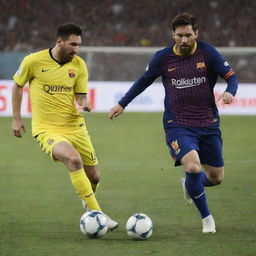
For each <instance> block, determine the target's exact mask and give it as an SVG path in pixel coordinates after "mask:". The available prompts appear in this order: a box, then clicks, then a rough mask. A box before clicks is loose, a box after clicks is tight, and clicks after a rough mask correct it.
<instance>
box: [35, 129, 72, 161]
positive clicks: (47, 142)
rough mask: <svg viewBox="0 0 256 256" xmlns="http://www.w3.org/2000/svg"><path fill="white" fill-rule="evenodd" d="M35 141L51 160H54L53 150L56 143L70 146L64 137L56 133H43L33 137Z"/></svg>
mask: <svg viewBox="0 0 256 256" xmlns="http://www.w3.org/2000/svg"><path fill="white" fill-rule="evenodd" d="M35 139H36V141H37V143H38V144H39V145H40V147H41V149H42V150H43V152H45V153H46V154H47V155H49V156H50V157H51V158H52V159H53V160H56V159H55V158H54V155H53V149H54V147H55V146H56V145H57V144H58V143H60V142H65V143H68V144H69V145H71V143H70V142H69V140H68V139H67V138H66V137H65V136H63V135H61V134H57V133H51V132H44V133H41V134H38V135H37V136H35Z"/></svg>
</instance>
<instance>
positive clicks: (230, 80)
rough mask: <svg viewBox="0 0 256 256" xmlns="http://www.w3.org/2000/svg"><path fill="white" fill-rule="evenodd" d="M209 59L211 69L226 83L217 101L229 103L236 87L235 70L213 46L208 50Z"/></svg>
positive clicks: (233, 96)
mask: <svg viewBox="0 0 256 256" xmlns="http://www.w3.org/2000/svg"><path fill="white" fill-rule="evenodd" d="M210 60H211V65H212V67H213V70H214V71H215V72H216V73H217V75H218V76H220V77H221V78H223V79H224V80H225V81H226V83H227V88H226V90H225V91H224V92H223V93H222V94H221V95H220V97H219V98H218V99H217V101H219V100H222V101H223V102H224V103H225V104H231V103H232V102H233V101H234V98H235V95H236V92H237V88H238V80H237V77H236V75H235V72H234V71H233V69H232V68H231V67H230V65H229V64H228V62H227V61H226V60H225V59H224V58H223V57H222V56H221V55H220V53H219V52H218V51H217V50H216V49H215V48H212V49H211V50H210Z"/></svg>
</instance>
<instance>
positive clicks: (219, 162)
mask: <svg viewBox="0 0 256 256" xmlns="http://www.w3.org/2000/svg"><path fill="white" fill-rule="evenodd" d="M165 134H166V143H167V145H168V147H169V149H170V154H171V156H172V158H173V159H174V161H175V164H174V165H175V166H178V165H181V162H180V160H181V159H182V157H183V156H184V155H186V154H187V153H188V152H190V151H191V150H196V151H197V152H198V155H199V158H200V162H201V164H207V165H209V166H212V167H222V166H224V162H223V157H222V138H221V131H220V129H219V128H218V127H217V128H216V127H172V128H168V129H166V130H165Z"/></svg>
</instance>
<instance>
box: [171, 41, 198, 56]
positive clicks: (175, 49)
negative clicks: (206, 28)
mask: <svg viewBox="0 0 256 256" xmlns="http://www.w3.org/2000/svg"><path fill="white" fill-rule="evenodd" d="M196 48H197V42H196V41H195V44H194V46H193V49H192V51H191V52H190V54H189V55H193V54H194V53H195V51H196ZM172 49H173V52H174V54H175V55H179V56H182V54H181V53H179V52H178V51H177V48H176V44H175V45H174V46H173V48H172Z"/></svg>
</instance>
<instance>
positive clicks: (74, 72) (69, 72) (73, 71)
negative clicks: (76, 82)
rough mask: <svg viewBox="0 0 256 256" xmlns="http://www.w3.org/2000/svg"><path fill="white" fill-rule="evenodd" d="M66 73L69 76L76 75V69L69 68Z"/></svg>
mask: <svg viewBox="0 0 256 256" xmlns="http://www.w3.org/2000/svg"><path fill="white" fill-rule="evenodd" d="M68 75H69V77H70V78H74V77H75V76H76V71H75V70H74V69H69V70H68Z"/></svg>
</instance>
